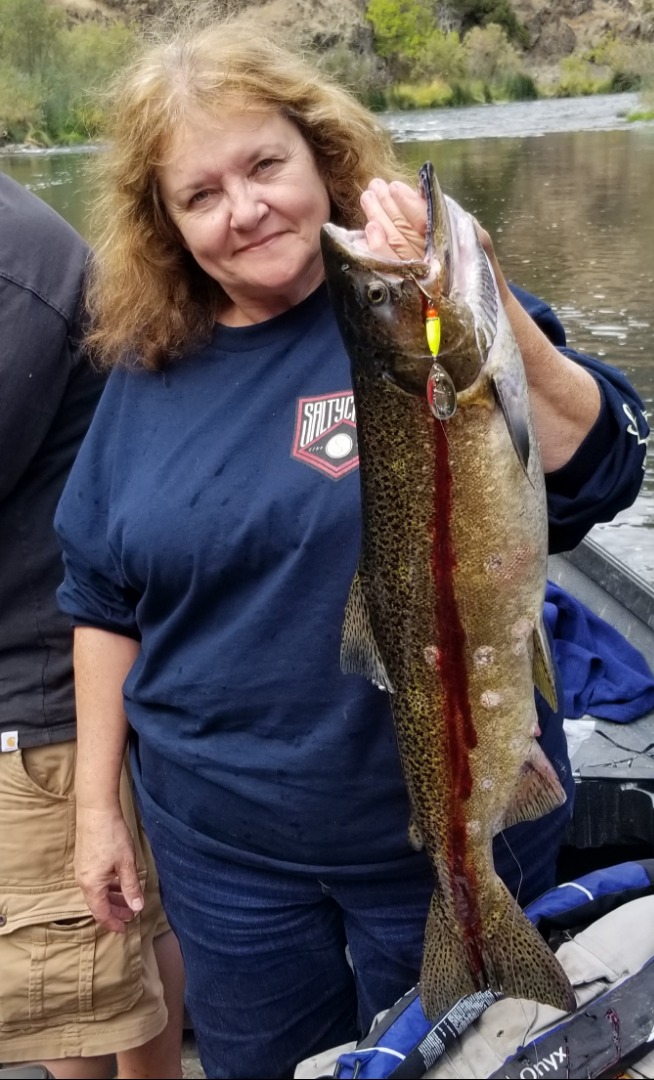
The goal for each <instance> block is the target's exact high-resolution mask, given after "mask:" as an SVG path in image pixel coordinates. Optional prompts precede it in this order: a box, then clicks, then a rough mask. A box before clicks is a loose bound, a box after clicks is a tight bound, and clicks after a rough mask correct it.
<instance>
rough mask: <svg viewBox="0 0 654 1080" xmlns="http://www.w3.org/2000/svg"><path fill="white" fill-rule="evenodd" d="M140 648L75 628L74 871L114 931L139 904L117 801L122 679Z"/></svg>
mask: <svg viewBox="0 0 654 1080" xmlns="http://www.w3.org/2000/svg"><path fill="white" fill-rule="evenodd" d="M138 651H139V643H138V641H135V640H134V639H133V638H130V637H124V636H122V635H120V634H114V633H111V632H109V631H107V630H100V629H96V628H94V627H90V626H78V627H76V628H75V638H74V667H75V696H76V704H77V766H76V774H75V794H76V801H77V837H76V841H75V873H76V877H77V881H78V883H79V885H80V888H81V889H82V892H83V893H84V897H85V899H86V902H87V904H88V905H89V908H90V910H91V913H92V914H93V916H94V918H95V919H96V920H97V921H98V922H99V923H101V924H102V925H103V926H106V927H107V929H108V930H115V931H117V932H119V933H120V932H124V931H125V923H126V922H129V921H130V919H132V918H133V917H134V913H135V912H137V911H140V910H141V908H142V907H143V892H142V890H141V886H140V883H139V879H138V875H137V872H136V862H135V858H134V845H133V842H132V837H131V834H130V832H129V829H128V827H127V825H126V824H125V821H124V818H123V815H122V811H121V808H120V802H119V783H120V773H121V768H122V763H123V759H124V756H125V748H126V745H127V718H126V716H125V710H124V707H123V683H124V682H125V678H126V677H127V674H128V672H129V671H130V669H131V667H132V665H133V663H134V661H135V659H136V656H137V654H138Z"/></svg>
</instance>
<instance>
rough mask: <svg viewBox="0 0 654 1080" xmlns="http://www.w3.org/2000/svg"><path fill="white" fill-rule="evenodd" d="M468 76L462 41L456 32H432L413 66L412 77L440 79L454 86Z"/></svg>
mask: <svg viewBox="0 0 654 1080" xmlns="http://www.w3.org/2000/svg"><path fill="white" fill-rule="evenodd" d="M465 74H466V60H465V52H464V48H463V46H462V44H461V39H460V37H459V35H458V33H457V32H456V31H455V30H452V31H450V32H449V33H443V31H442V30H432V32H431V33H430V34H429V35H428V36H427V37H426V38H425V41H424V44H423V46H422V48H421V50H420V52H419V53H418V56H417V57H416V60H415V62H414V64H413V69H412V76H413V77H414V78H417V79H425V78H427V79H431V78H439V79H442V80H443V81H444V82H446V83H449V84H450V85H452V84H453V83H458V82H460V80H461V79H463V78H464V77H465Z"/></svg>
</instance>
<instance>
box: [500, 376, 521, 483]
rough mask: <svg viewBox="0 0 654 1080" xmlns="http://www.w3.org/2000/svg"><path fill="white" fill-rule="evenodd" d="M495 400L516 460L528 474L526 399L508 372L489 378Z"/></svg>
mask: <svg viewBox="0 0 654 1080" xmlns="http://www.w3.org/2000/svg"><path fill="white" fill-rule="evenodd" d="M491 383H492V386H493V393H494V394H495V400H496V401H497V404H498V405H499V407H500V409H501V410H502V415H503V416H504V419H505V421H506V426H507V428H508V429H509V435H510V436H511V442H512V443H513V449H514V450H515V452H516V454H517V455H518V461H519V462H520V464H521V465H522V468H523V469H524V471H525V474H526V475H527V476H528V475H529V473H528V466H529V423H528V419H527V415H528V414H527V407H528V406H527V401H526V398H525V395H524V394H522V393H521V392H520V388H519V387H518V384H517V381H516V380H515V379H514V377H513V376H512V375H511V374H510V373H509V372H505V373H504V374H501V373H498V374H496V375H493V376H492V378H491Z"/></svg>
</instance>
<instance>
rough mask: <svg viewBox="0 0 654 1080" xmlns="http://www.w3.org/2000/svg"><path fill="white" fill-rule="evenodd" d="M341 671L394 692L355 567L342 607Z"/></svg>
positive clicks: (390, 692) (381, 688)
mask: <svg viewBox="0 0 654 1080" xmlns="http://www.w3.org/2000/svg"><path fill="white" fill-rule="evenodd" d="M341 671H343V672H344V673H345V674H346V675H363V676H364V678H366V679H370V681H371V682H372V683H374V684H375V686H378V687H379V688H380V690H388V692H389V694H392V693H393V686H392V684H391V680H390V679H389V677H388V675H387V674H386V668H385V667H384V661H383V660H382V658H381V654H380V652H379V648H378V647H377V642H376V641H375V635H374V633H373V629H372V624H371V622H370V612H369V610H368V603H367V601H366V598H365V595H364V592H363V589H362V588H361V579H360V578H359V571H358V570H357V572H356V573H355V575H354V577H353V579H352V584H351V586H350V595H349V596H348V598H347V605H346V608H345V618H344V620H343V636H342V639H341Z"/></svg>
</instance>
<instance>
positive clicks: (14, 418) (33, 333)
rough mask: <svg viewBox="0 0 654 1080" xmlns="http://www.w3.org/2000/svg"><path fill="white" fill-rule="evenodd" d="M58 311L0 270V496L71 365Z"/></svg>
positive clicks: (21, 467)
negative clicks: (0, 389)
mask: <svg viewBox="0 0 654 1080" xmlns="http://www.w3.org/2000/svg"><path fill="white" fill-rule="evenodd" d="M68 335H69V328H68V326H67V324H66V321H65V319H64V318H63V317H62V315H61V314H60V313H59V312H58V311H55V310H54V309H53V308H52V307H50V306H49V305H48V304H47V303H45V302H44V301H43V300H41V299H40V298H39V297H37V296H35V295H34V294H33V293H32V292H30V291H29V290H28V289H26V288H23V287H22V286H21V285H17V284H15V283H14V282H13V281H11V280H8V279H7V278H6V277H3V276H2V275H1V274H0V342H2V347H0V387H1V388H2V391H1V393H0V501H3V500H5V499H6V498H7V496H8V495H9V494H10V493H11V492H12V490H13V489H14V487H15V486H16V484H17V483H18V481H19V480H20V478H21V477H22V475H23V474H24V472H25V470H26V469H27V466H28V465H29V464H30V462H31V461H32V459H33V458H34V456H35V454H36V452H37V450H38V449H39V447H40V446H41V444H42V443H43V440H44V439H45V436H46V435H47V433H48V431H49V429H50V427H51V425H52V423H53V420H54V418H55V416H56V415H57V411H58V409H59V406H60V404H61V401H62V398H63V396H64V394H65V392H66V386H67V383H68V380H69V378H70V374H71V369H72V367H73V365H74V362H75V360H74V356H73V355H72V352H71V347H70V345H69V338H68Z"/></svg>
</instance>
